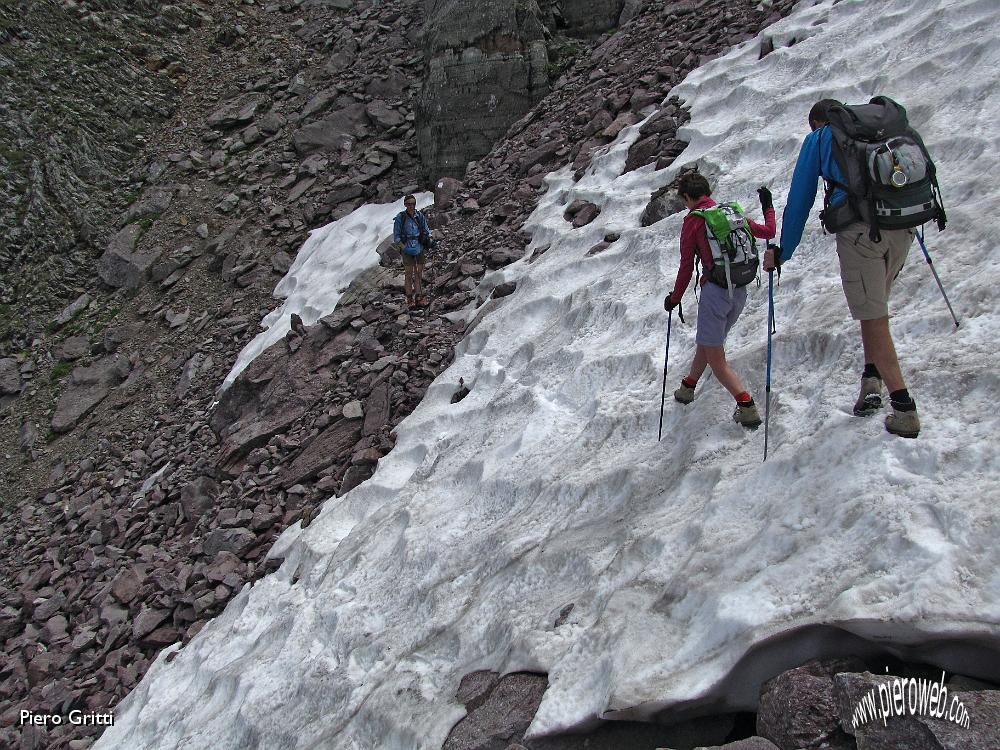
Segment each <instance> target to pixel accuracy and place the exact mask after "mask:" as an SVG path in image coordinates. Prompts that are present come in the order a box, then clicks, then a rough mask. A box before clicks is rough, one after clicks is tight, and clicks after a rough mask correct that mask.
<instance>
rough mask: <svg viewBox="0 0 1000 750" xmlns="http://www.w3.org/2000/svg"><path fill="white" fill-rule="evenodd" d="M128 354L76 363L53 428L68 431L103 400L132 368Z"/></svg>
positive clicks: (55, 416) (60, 399)
mask: <svg viewBox="0 0 1000 750" xmlns="http://www.w3.org/2000/svg"><path fill="white" fill-rule="evenodd" d="M131 369H132V365H131V363H130V362H129V360H128V359H127V358H126V357H123V356H121V355H117V354H116V355H114V356H111V357H105V358H104V359H102V360H99V361H97V362H95V363H94V364H93V365H91V366H89V367H77V368H76V369H75V370H73V372H71V373H70V376H69V385H68V386H67V388H66V390H65V391H64V392H63V394H62V396H61V397H60V398H59V402H58V403H57V404H56V411H55V414H53V415H52V431H53V432H57V433H63V432H69V431H70V430H72V429H73V428H74V427H76V425H77V424H78V423H79V422H80V420H81V419H83V418H84V417H85V416H87V415H88V414H89V413H90V412H91V411H93V410H94V408H95V407H96V406H97V405H98V404H99V403H101V401H103V400H104V399H105V397H106V396H107V395H108V393H110V392H111V389H112V388H114V387H115V386H117V385H119V384H120V383H121V382H122V381H123V380H125V378H127V377H128V374H129V372H131Z"/></svg>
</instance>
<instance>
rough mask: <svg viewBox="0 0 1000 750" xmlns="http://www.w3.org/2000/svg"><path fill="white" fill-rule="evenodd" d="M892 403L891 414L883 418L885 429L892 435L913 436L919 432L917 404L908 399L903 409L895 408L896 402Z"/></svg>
mask: <svg viewBox="0 0 1000 750" xmlns="http://www.w3.org/2000/svg"><path fill="white" fill-rule="evenodd" d="M890 403H891V404H892V414H890V415H889V416H888V417H886V418H885V429H886V430H888V431H889V432H891V433H892V434H893V435H899V436H900V437H905V438H915V437H916V436H917V435H919V434H920V417H918V416H917V405H916V404H915V403H914V402H913V401H910V403H909V404H905V405H904V406H906V407H908V408H906V409H904V410H900V409H899V408H897V404H895V403H893V402H891V401H890Z"/></svg>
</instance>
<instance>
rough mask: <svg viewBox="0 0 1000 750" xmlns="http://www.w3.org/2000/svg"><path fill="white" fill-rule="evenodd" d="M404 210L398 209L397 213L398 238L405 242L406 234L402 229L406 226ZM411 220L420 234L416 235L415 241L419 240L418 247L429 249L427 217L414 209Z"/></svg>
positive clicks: (429, 237) (429, 238)
mask: <svg viewBox="0 0 1000 750" xmlns="http://www.w3.org/2000/svg"><path fill="white" fill-rule="evenodd" d="M406 219H407V215H406V211H400V213H399V238H400V239H401V240H402V241H403V244H404V245H405V244H406V235H404V234H403V230H404V229H405V228H406ZM413 220H414V221H415V222H416V224H417V228H418V229H419V230H420V234H418V235H417V241H418V242H420V247H421V248H422V249H423V250H429V249H430V246H431V236H430V234H429V233H428V231H427V230H428V228H429V225H428V224H427V217H426V216H424V215H423V213H421V212H420V211H415V212H414V215H413Z"/></svg>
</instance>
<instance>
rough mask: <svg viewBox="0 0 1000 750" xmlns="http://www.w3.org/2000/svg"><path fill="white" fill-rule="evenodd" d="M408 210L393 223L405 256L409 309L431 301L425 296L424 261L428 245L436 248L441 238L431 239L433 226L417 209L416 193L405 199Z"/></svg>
mask: <svg viewBox="0 0 1000 750" xmlns="http://www.w3.org/2000/svg"><path fill="white" fill-rule="evenodd" d="M403 207H404V208H405V209H406V210H405V211H400V213H399V214H398V215H397V216H396V220H395V221H394V222H393V225H392V240H393V242H394V243H395V244H396V248H397V249H398V250H399V252H400V255H401V256H402V258H403V286H404V288H405V290H406V304H407V307H409V309H411V310H414V309H416V308H418V307H427V305H428V304H429V302H428V301H427V297H425V296H424V295H423V287H422V284H423V273H424V262H425V261H426V259H427V253H425V252H424V248H425V247H428V248H430V249H432V250H433V249H434V248H436V247H437V240H433V239H431V228H430V226H429V225H428V224H427V217H426V216H424V215H423V213H421V212H420V211H418V210H417V199H416V198H415V197H414V196H412V195H407V196H406V197H404V198H403ZM421 240H423V241H421Z"/></svg>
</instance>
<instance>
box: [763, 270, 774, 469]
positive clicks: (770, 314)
mask: <svg viewBox="0 0 1000 750" xmlns="http://www.w3.org/2000/svg"><path fill="white" fill-rule="evenodd" d="M773 330H774V271H768V272H767V378H766V381H765V386H764V460H765V461H766V460H767V435H768V427H769V426H770V424H771V333H772V332H773Z"/></svg>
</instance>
